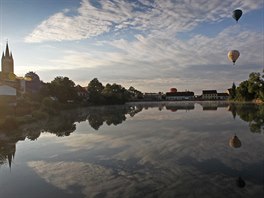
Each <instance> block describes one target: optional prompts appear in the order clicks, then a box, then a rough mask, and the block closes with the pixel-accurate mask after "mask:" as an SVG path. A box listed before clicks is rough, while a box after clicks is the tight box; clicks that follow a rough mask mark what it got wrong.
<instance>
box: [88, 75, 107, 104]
mask: <svg viewBox="0 0 264 198" xmlns="http://www.w3.org/2000/svg"><path fill="white" fill-rule="evenodd" d="M103 89H104V86H103V84H102V83H101V82H99V80H98V79H97V78H94V79H93V80H91V81H90V83H89V84H88V92H89V101H90V102H91V103H93V104H102V103H103V96H102V91H103Z"/></svg>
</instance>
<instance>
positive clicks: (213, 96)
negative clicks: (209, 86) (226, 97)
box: [202, 90, 218, 100]
mask: <svg viewBox="0 0 264 198" xmlns="http://www.w3.org/2000/svg"><path fill="white" fill-rule="evenodd" d="M202 99H203V100H217V99H218V95H217V91H216V90H203V93H202Z"/></svg>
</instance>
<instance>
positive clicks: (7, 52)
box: [5, 42, 9, 57]
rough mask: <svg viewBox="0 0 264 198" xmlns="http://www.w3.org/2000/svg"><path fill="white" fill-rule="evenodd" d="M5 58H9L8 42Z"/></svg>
mask: <svg viewBox="0 0 264 198" xmlns="http://www.w3.org/2000/svg"><path fill="white" fill-rule="evenodd" d="M5 56H6V57H9V47H8V42H6V51H5Z"/></svg>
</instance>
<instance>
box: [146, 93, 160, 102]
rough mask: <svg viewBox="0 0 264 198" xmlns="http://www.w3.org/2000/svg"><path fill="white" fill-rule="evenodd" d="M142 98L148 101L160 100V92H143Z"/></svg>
mask: <svg viewBox="0 0 264 198" xmlns="http://www.w3.org/2000/svg"><path fill="white" fill-rule="evenodd" d="M143 99H144V100H148V101H153V100H162V93H144V95H143Z"/></svg>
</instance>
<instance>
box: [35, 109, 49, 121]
mask: <svg viewBox="0 0 264 198" xmlns="http://www.w3.org/2000/svg"><path fill="white" fill-rule="evenodd" d="M32 117H33V118H35V119H37V120H41V119H47V118H48V117H49V115H48V114H47V113H46V112H42V111H34V112H32Z"/></svg>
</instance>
